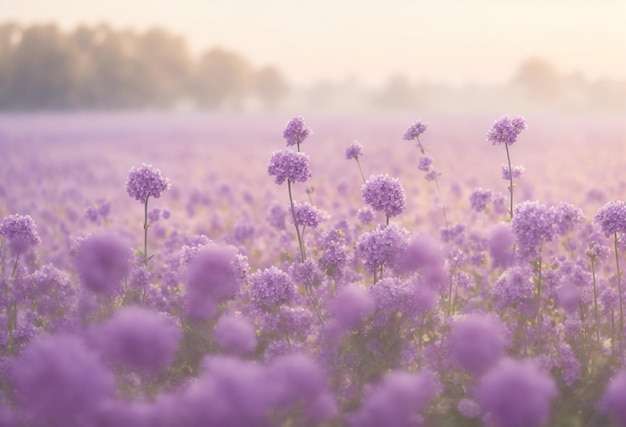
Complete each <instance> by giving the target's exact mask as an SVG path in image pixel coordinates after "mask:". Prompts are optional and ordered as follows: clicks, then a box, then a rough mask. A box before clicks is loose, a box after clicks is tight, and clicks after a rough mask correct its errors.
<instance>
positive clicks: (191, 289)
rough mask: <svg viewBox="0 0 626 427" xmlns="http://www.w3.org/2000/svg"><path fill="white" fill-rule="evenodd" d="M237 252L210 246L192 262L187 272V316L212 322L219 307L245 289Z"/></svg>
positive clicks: (198, 253)
mask: <svg viewBox="0 0 626 427" xmlns="http://www.w3.org/2000/svg"><path fill="white" fill-rule="evenodd" d="M237 264H238V260H237V256H236V254H235V252H234V251H233V250H231V249H230V248H227V247H220V246H212V245H211V246H206V247H203V248H201V249H200V250H199V251H198V252H197V253H196V254H195V255H194V256H193V258H192V259H191V262H190V263H189V267H188V268H187V271H186V273H185V294H186V297H187V315H188V316H190V317H192V318H199V319H205V320H206V319H208V318H210V317H212V316H213V314H214V313H212V312H211V311H210V310H208V311H204V309H210V308H211V307H214V305H215V304H218V303H220V302H223V301H226V300H229V299H233V298H235V296H236V295H237V294H238V293H239V290H240V288H241V284H242V283H241V281H242V279H241V277H240V275H239V273H238V270H237V269H238V267H237Z"/></svg>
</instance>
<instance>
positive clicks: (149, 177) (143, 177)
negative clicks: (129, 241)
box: [126, 163, 170, 266]
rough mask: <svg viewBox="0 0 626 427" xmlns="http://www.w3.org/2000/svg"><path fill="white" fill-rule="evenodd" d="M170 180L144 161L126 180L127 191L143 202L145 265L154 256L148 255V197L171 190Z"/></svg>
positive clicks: (157, 195) (131, 171)
mask: <svg viewBox="0 0 626 427" xmlns="http://www.w3.org/2000/svg"><path fill="white" fill-rule="evenodd" d="M169 188H170V182H169V180H168V179H167V178H164V177H163V176H162V175H161V171H160V170H158V169H155V168H153V167H152V166H151V165H147V164H145V163H143V164H142V165H141V167H139V168H134V167H133V168H131V169H130V172H129V173H128V181H126V191H127V192H128V195H129V196H130V197H132V198H133V199H135V200H137V201H139V202H141V203H143V205H144V219H143V265H146V266H147V265H148V261H150V259H151V258H152V256H148V228H149V227H150V223H149V221H148V199H149V198H150V197H151V196H152V197H154V198H156V199H158V198H159V197H161V194H163V193H164V192H165V191H167V190H169Z"/></svg>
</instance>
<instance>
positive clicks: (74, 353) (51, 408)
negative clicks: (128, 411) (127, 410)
mask: <svg viewBox="0 0 626 427" xmlns="http://www.w3.org/2000/svg"><path fill="white" fill-rule="evenodd" d="M12 374H13V382H14V385H15V391H16V396H18V399H19V402H18V403H19V406H20V408H21V409H22V410H23V412H24V413H25V414H26V417H27V419H29V421H31V422H32V424H29V425H33V426H44V425H45V426H49V425H56V426H79V425H92V423H91V422H89V420H93V419H94V418H93V417H94V416H95V414H96V412H97V411H98V409H99V406H100V405H101V404H102V403H103V402H104V401H105V400H106V399H108V398H111V397H113V395H114V393H115V377H114V376H113V373H111V372H109V371H108V370H107V369H106V368H105V367H104V366H103V365H102V363H101V362H100V358H99V357H98V355H97V354H96V353H95V352H93V351H92V350H90V349H88V348H87V347H85V345H84V344H83V343H82V342H81V341H80V340H79V339H78V338H76V337H74V336H70V335H53V336H47V337H40V338H36V339H35V340H33V341H32V342H31V343H30V344H28V346H27V347H26V348H25V349H24V350H23V351H22V353H21V354H20V355H19V357H18V358H17V359H16V360H15V363H14V364H13V370H12Z"/></svg>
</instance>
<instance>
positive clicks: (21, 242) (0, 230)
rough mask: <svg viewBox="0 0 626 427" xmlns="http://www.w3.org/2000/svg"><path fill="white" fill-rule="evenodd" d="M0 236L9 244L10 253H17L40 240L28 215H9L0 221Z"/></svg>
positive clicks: (35, 227) (33, 222)
mask: <svg viewBox="0 0 626 427" xmlns="http://www.w3.org/2000/svg"><path fill="white" fill-rule="evenodd" d="M0 236H2V237H4V238H5V239H6V240H7V241H8V244H9V248H10V249H11V253H13V254H14V255H18V254H20V253H22V252H25V251H26V250H28V249H29V248H31V247H33V246H36V245H38V244H39V243H40V242H41V239H40V238H39V234H38V233H37V225H35V221H33V218H32V217H31V216H30V215H20V214H15V215H10V216H8V217H6V218H4V219H3V220H2V222H0Z"/></svg>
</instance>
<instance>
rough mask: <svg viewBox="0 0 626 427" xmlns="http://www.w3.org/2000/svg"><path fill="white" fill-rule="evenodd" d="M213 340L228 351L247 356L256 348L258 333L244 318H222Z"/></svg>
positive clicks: (217, 325) (216, 326) (218, 322)
mask: <svg viewBox="0 0 626 427" xmlns="http://www.w3.org/2000/svg"><path fill="white" fill-rule="evenodd" d="M213 338H214V339H215V341H216V342H217V344H218V345H219V346H220V347H221V348H222V349H223V350H226V351H229V352H231V353H235V354H246V353H250V352H251V351H254V349H255V348H256V344H257V341H256V331H255V329H254V326H253V325H252V324H251V323H250V322H249V321H248V320H247V319H245V318H244V317H236V316H232V315H231V316H222V317H220V319H219V320H218V321H217V324H216V325H215V329H214V330H213Z"/></svg>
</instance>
